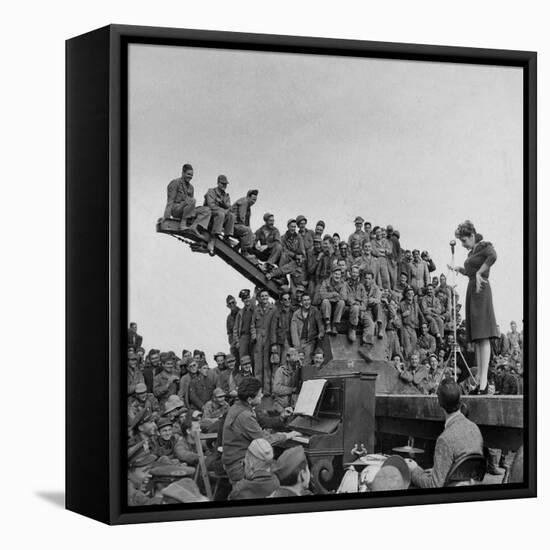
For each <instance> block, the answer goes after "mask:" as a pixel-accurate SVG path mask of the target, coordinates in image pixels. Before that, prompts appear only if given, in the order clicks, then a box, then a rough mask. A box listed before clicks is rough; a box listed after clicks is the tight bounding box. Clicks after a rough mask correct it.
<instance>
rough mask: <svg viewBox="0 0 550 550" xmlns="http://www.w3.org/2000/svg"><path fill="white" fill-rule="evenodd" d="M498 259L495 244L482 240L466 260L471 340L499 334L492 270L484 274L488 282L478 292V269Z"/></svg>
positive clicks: (468, 327)
mask: <svg viewBox="0 0 550 550" xmlns="http://www.w3.org/2000/svg"><path fill="white" fill-rule="evenodd" d="M496 259H497V253H496V252H495V249H494V248H493V245H492V244H491V243H489V242H486V241H481V242H479V243H477V244H476V245H475V246H474V248H473V249H472V250H471V251H470V253H469V254H468V257H467V258H466V261H465V262H464V269H463V270H462V273H463V274H464V275H466V276H467V277H468V279H469V281H468V289H467V290H466V338H467V339H468V341H469V342H472V341H474V340H483V339H485V338H496V337H497V336H498V334H497V322H496V319H495V311H494V309H493V294H492V292H491V287H490V286H489V282H488V279H489V271H490V270H487V272H486V273H485V274H484V275H483V278H484V279H487V283H486V284H485V285H484V286H483V288H482V290H481V291H480V292H476V273H477V271H478V270H479V268H480V267H481V266H482V265H483V264H484V263H487V265H488V266H491V265H493V264H494V263H495V262H496Z"/></svg>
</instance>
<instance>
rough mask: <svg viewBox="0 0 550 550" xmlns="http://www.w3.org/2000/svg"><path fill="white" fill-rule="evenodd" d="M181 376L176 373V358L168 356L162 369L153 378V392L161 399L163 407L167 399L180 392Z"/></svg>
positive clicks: (160, 403)
mask: <svg viewBox="0 0 550 550" xmlns="http://www.w3.org/2000/svg"><path fill="white" fill-rule="evenodd" d="M178 383H179V377H178V375H177V374H176V373H174V360H173V359H171V358H168V359H166V360H165V362H164V364H163V365H162V370H161V371H160V372H159V373H158V374H156V375H155V377H154V380H153V394H154V395H155V397H156V398H157V399H158V401H159V405H160V407H161V408H163V407H164V404H165V403H166V400H167V399H168V398H169V397H170V396H171V395H174V394H176V393H177V392H178Z"/></svg>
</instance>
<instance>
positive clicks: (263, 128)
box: [129, 45, 523, 362]
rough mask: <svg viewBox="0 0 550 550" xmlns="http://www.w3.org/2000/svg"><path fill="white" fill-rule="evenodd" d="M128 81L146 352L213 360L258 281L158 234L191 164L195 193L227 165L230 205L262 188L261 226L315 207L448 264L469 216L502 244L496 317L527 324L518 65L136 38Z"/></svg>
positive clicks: (460, 257)
mask: <svg viewBox="0 0 550 550" xmlns="http://www.w3.org/2000/svg"><path fill="white" fill-rule="evenodd" d="M129 82H130V85H129V137H130V139H129V142H130V150H129V178H130V180H129V224H130V227H129V235H130V237H129V293H130V294H129V304H130V305H129V310H130V311H129V315H130V319H131V320H132V321H136V322H137V323H138V325H139V332H140V334H142V335H143V337H144V346H145V347H146V349H149V348H150V347H156V348H160V349H162V350H170V349H171V350H174V351H176V352H177V353H180V352H181V350H182V349H183V348H188V349H195V348H199V349H203V350H205V351H206V352H207V358H208V360H209V361H210V362H211V361H212V357H211V356H212V354H213V353H214V352H215V351H217V350H226V349H227V341H226V336H225V318H226V315H227V309H226V308H225V298H226V296H227V294H233V295H234V296H237V294H238V292H239V290H240V289H241V288H251V287H252V285H251V284H250V283H249V282H248V281H247V280H246V279H244V278H243V277H242V276H241V275H239V274H238V273H236V272H235V271H233V270H232V269H231V268H230V267H229V266H227V265H226V264H224V262H223V261H221V260H220V259H218V258H210V257H209V256H207V255H203V254H195V253H192V252H191V250H190V249H189V248H188V247H187V246H185V245H182V244H180V243H179V242H178V241H176V240H175V239H173V238H171V237H169V236H167V235H161V234H157V233H156V232H155V223H156V220H157V219H158V218H159V217H160V216H162V214H163V212H164V206H165V203H166V186H167V185H168V183H169V182H170V180H171V179H173V178H176V177H178V176H179V175H180V173H181V165H182V164H183V163H185V162H189V163H191V164H192V165H193V167H194V170H195V178H194V179H193V182H192V183H193V185H194V186H195V195H196V197H197V199H198V200H197V202H198V203H201V201H202V199H203V196H204V193H205V192H206V190H207V189H208V188H209V187H214V186H215V185H216V177H217V176H218V174H225V175H226V176H227V177H228V179H229V182H230V183H229V186H228V189H227V190H228V192H229V193H230V195H231V199H232V200H233V201H235V200H237V199H238V198H240V197H242V196H244V195H245V194H246V191H247V190H248V189H251V188H258V189H259V190H260V194H259V197H258V202H257V204H256V205H255V207H254V209H253V215H252V227H253V229H256V228H257V227H259V226H260V225H261V222H262V215H263V213H264V212H266V211H269V212H272V213H273V214H274V215H275V220H276V225H277V226H278V227H279V229H280V230H281V233H282V232H283V231H284V230H286V221H287V220H288V219H289V218H291V217H295V216H296V215H298V214H304V215H305V216H306V217H307V218H308V219H309V226H311V227H313V226H314V224H315V222H316V221H317V220H319V219H323V220H324V221H325V222H326V224H327V231H329V232H330V233H332V232H334V231H336V232H338V233H340V234H341V235H342V236H343V237H345V238H347V236H348V235H349V234H350V233H351V232H352V231H353V230H354V226H353V219H354V217H355V216H356V215H358V214H360V215H362V216H363V217H364V218H365V219H366V220H369V221H371V222H372V223H373V225H375V224H377V225H381V224H384V225H386V224H393V226H394V227H395V228H397V229H399V230H400V232H401V243H402V246H404V247H406V248H411V249H412V248H418V249H420V250H424V249H426V250H429V251H430V252H431V254H432V257H433V258H434V260H435V262H436V265H437V272H436V273H437V274H439V273H441V272H443V273H445V274H447V268H446V264H447V263H448V261H449V260H450V248H449V241H450V240H451V239H453V238H454V230H455V228H456V226H457V225H458V223H460V222H462V221H464V220H465V219H471V220H472V221H473V222H474V224H475V226H476V228H477V229H478V231H480V232H481V233H482V234H483V235H484V237H485V238H486V240H489V241H491V242H492V243H493V244H494V245H495V248H496V250H497V253H498V260H497V263H496V264H495V266H494V267H493V269H492V271H491V286H492V290H493V299H494V304H495V313H496V317H497V322H498V323H500V325H501V328H502V329H503V330H508V327H509V322H510V320H512V319H515V320H516V321H518V324H519V325H520V326H521V320H522V317H523V315H522V312H523V267H522V254H523V253H522V246H523V245H522V242H523V234H522V209H523V198H522V196H523V190H522V189H523V187H522V186H523V180H522V178H523V168H522V165H523V159H522V142H523V130H522V72H521V69H517V68H508V67H491V66H478V65H460V64H443V63H426V62H410V61H394V60H374V59H372V60H371V59H363V58H343V57H339V58H337V57H325V56H306V55H297V54H296V55H291V54H279V53H255V52H239V51H230V50H208V49H195V48H182V47H168V46H149V45H131V46H130V56H129ZM465 256H466V251H465V250H464V249H463V248H461V247H460V246H457V250H456V259H457V263H459V264H462V263H463V261H464V258H465ZM466 282H467V280H466V279H465V278H463V277H460V279H459V280H458V284H459V292H460V294H461V297H462V300H461V301H463V299H464V297H465V289H466Z"/></svg>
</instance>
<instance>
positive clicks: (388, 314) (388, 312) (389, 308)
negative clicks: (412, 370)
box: [380, 290, 402, 358]
mask: <svg viewBox="0 0 550 550" xmlns="http://www.w3.org/2000/svg"><path fill="white" fill-rule="evenodd" d="M380 305H381V307H382V316H383V319H384V321H385V325H386V327H385V332H386V347H387V350H388V357H389V358H392V357H395V356H396V355H399V356H401V353H402V352H401V343H400V341H399V331H400V330H401V315H400V314H399V304H398V303H397V302H396V301H395V296H394V294H393V292H392V291H390V290H385V291H384V292H382V296H381V298H380Z"/></svg>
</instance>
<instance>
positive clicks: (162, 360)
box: [160, 351, 169, 363]
mask: <svg viewBox="0 0 550 550" xmlns="http://www.w3.org/2000/svg"><path fill="white" fill-rule="evenodd" d="M168 358H169V355H168V353H167V352H166V351H163V352H162V353H161V354H160V360H161V362H162V363H164V361H166V359H168Z"/></svg>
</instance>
